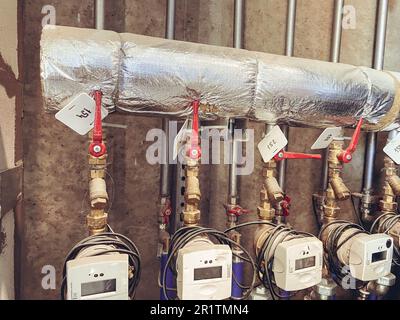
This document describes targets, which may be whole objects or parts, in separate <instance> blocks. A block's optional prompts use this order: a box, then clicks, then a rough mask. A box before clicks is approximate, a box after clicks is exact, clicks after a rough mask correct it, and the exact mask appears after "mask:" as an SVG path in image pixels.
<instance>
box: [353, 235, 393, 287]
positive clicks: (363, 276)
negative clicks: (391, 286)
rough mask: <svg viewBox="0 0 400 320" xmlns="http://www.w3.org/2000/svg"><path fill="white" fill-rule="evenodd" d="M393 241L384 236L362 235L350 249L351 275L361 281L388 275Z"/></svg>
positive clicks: (354, 241)
mask: <svg viewBox="0 0 400 320" xmlns="http://www.w3.org/2000/svg"><path fill="white" fill-rule="evenodd" d="M392 256H393V241H392V238H391V237H390V236H388V235H386V234H382V233H381V234H363V235H360V236H358V237H355V239H354V240H353V243H352V245H351V247H350V256H349V266H350V273H351V275H352V276H353V277H354V278H356V279H359V280H361V281H371V280H376V279H378V278H380V277H383V276H386V275H387V274H388V273H390V269H391V265H392Z"/></svg>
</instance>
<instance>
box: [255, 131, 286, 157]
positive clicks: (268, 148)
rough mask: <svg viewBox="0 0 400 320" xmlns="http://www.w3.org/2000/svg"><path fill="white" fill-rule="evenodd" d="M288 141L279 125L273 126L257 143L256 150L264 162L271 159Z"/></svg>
mask: <svg viewBox="0 0 400 320" xmlns="http://www.w3.org/2000/svg"><path fill="white" fill-rule="evenodd" d="M287 143H288V141H287V139H286V137H285V135H284V134H283V132H282V130H281V129H280V128H279V126H275V127H274V128H273V129H272V130H271V131H270V132H269V133H268V134H267V135H266V136H265V137H264V139H262V140H261V141H260V143H259V144H258V150H259V151H260V153H261V156H262V158H263V160H264V162H268V161H269V160H271V159H272V158H273V157H274V156H275V155H276V154H277V153H278V152H279V151H281V150H282V149H283V148H284V147H285V146H286V145H287Z"/></svg>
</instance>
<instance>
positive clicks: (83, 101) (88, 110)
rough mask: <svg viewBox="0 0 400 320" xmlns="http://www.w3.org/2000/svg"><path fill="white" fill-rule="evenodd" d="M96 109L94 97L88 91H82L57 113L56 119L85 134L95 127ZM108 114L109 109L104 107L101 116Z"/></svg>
mask: <svg viewBox="0 0 400 320" xmlns="http://www.w3.org/2000/svg"><path fill="white" fill-rule="evenodd" d="M95 109H96V102H95V101H94V99H93V98H92V97H91V96H89V95H88V94H86V93H81V94H79V95H77V96H76V97H75V98H73V99H72V100H71V101H70V102H69V103H67V105H66V106H65V107H64V108H62V109H61V110H60V111H58V112H57V113H56V119H57V120H59V121H61V122H62V123H64V124H65V125H66V126H67V127H70V128H71V129H72V130H74V131H75V132H77V133H79V134H80V135H85V134H87V133H88V132H89V131H90V130H91V129H93V127H94V113H95ZM107 115H108V110H107V109H105V108H103V107H102V108H101V118H102V119H104V118H105V117H107Z"/></svg>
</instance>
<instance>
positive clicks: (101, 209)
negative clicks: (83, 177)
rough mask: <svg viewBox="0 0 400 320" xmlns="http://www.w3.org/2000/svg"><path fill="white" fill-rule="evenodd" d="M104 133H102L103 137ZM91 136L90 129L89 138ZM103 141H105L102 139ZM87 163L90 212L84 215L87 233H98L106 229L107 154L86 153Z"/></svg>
mask: <svg viewBox="0 0 400 320" xmlns="http://www.w3.org/2000/svg"><path fill="white" fill-rule="evenodd" d="M104 135H105V133H103V137H104ZM91 137H92V131H91V132H90V133H89V138H90V139H91ZM104 142H105V141H104ZM88 163H89V170H90V174H89V177H90V181H89V196H90V212H89V213H88V215H87V216H86V225H87V227H88V229H89V234H90V235H93V234H98V233H101V232H105V231H106V230H107V218H108V214H107V213H106V212H105V209H106V207H107V204H108V194H107V187H106V183H105V180H104V179H105V175H106V167H107V154H104V155H103V156H101V157H94V156H92V155H91V154H90V153H89V154H88Z"/></svg>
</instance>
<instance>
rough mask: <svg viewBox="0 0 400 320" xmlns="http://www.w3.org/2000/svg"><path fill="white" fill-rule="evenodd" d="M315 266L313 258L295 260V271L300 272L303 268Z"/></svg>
mask: <svg viewBox="0 0 400 320" xmlns="http://www.w3.org/2000/svg"><path fill="white" fill-rule="evenodd" d="M314 266H315V256H312V257H307V258H302V259H297V260H296V266H295V270H296V271H297V270H301V269H305V268H311V267H314Z"/></svg>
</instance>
